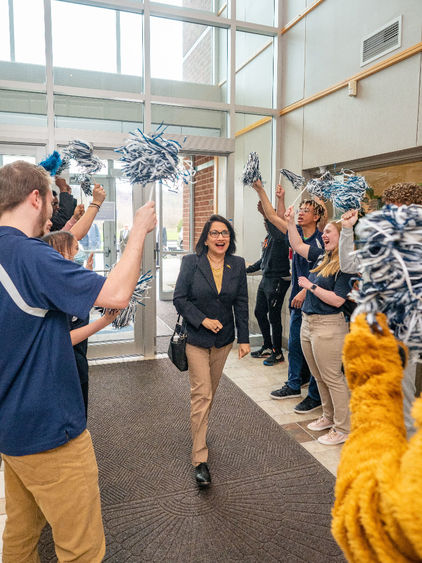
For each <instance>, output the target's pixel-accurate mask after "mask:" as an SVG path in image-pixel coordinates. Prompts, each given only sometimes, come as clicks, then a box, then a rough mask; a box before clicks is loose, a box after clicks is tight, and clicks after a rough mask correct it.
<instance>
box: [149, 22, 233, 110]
mask: <svg viewBox="0 0 422 563" xmlns="http://www.w3.org/2000/svg"><path fill="white" fill-rule="evenodd" d="M164 38H171V39H170V41H169V42H166V41H165V40H164ZM151 78H152V79H153V80H152V83H151V92H152V94H157V95H160V96H173V97H177V98H194V99H201V100H209V101H214V102H221V101H227V100H226V96H227V90H226V89H223V88H221V83H225V82H226V81H227V30H226V29H221V28H216V27H212V26H205V25H198V24H194V23H188V22H181V21H176V20H169V19H165V18H157V17H152V18H151Z"/></svg>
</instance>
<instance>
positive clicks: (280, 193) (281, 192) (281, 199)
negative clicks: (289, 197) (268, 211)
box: [275, 184, 286, 219]
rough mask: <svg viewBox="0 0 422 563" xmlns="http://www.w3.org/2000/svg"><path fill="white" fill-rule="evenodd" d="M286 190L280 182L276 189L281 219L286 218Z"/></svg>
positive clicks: (278, 212) (278, 211) (278, 213)
mask: <svg viewBox="0 0 422 563" xmlns="http://www.w3.org/2000/svg"><path fill="white" fill-rule="evenodd" d="M285 195H286V191H285V189H284V188H283V186H281V185H280V184H278V185H277V188H276V190H275V197H276V198H277V209H276V211H277V215H278V216H279V217H280V219H284V215H285V214H286V201H285Z"/></svg>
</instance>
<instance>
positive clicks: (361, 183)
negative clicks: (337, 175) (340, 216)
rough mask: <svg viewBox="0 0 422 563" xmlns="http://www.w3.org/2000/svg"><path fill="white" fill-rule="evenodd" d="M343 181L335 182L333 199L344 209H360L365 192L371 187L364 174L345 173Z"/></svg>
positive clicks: (335, 204)
mask: <svg viewBox="0 0 422 563" xmlns="http://www.w3.org/2000/svg"><path fill="white" fill-rule="evenodd" d="M343 178H344V180H343V182H336V181H334V182H333V195H332V201H333V205H334V206H335V207H338V208H339V209H342V210H343V211H349V210H350V209H360V207H361V204H362V200H363V198H364V197H365V193H366V191H367V190H368V189H370V188H369V186H368V184H367V183H366V180H365V178H364V177H363V176H357V175H355V174H354V173H351V174H348V173H344V176H343Z"/></svg>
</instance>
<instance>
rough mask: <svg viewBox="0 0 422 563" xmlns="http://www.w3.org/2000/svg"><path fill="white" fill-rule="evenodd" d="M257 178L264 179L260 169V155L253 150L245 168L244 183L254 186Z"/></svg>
mask: <svg viewBox="0 0 422 563" xmlns="http://www.w3.org/2000/svg"><path fill="white" fill-rule="evenodd" d="M257 180H262V177H261V173H260V171H259V156H258V154H257V153H256V152H251V153H249V156H248V160H247V161H246V164H245V168H244V169H243V173H242V183H243V185H244V186H252V184H253V183H254V182H256V181H257Z"/></svg>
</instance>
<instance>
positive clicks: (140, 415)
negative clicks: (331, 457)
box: [40, 359, 344, 563]
mask: <svg viewBox="0 0 422 563" xmlns="http://www.w3.org/2000/svg"><path fill="white" fill-rule="evenodd" d="M90 373H91V377H90V404H89V423H88V427H89V429H90V431H91V433H92V437H93V441H94V446H95V451H96V455H97V460H98V466H99V473H100V487H101V498H102V507H103V517H104V526H105V531H106V541H107V553H106V556H105V559H104V561H107V562H110V563H123V562H130V563H141V562H147V561H148V562H160V563H161V562H170V563H172V562H180V563H182V562H183V563H187V562H189V563H215V562H221V563H223V562H224V563H228V562H250V563H251V562H259V563H262V562H265V563H266V562H269V563H271V562H277V561H282V562H286V563H296V562H311V563H318V562H321V563H322V562H324V563H329V562H334V561H335V562H343V561H344V558H343V556H342V554H341V551H340V550H339V548H338V547H337V545H336V543H335V542H334V540H333V538H332V536H331V533H330V521H331V516H330V512H331V507H332V504H333V488H334V477H333V476H332V475H331V473H329V472H328V471H327V470H326V469H325V468H324V467H322V465H320V464H319V463H318V462H317V461H316V460H315V459H314V458H313V457H312V456H311V455H310V454H309V453H308V452H307V451H306V450H305V449H303V448H302V447H301V446H300V445H299V444H298V443H297V442H295V441H294V440H293V439H292V438H291V437H290V436H289V435H288V434H287V433H286V432H284V430H283V429H282V428H280V426H279V425H278V424H277V423H276V422H275V421H273V420H272V419H271V418H270V417H269V416H268V415H267V414H266V413H265V412H264V411H262V409H260V408H259V407H258V406H257V405H256V404H255V403H254V402H253V401H252V400H251V399H250V398H249V397H247V396H246V395H245V394H244V393H243V392H242V391H241V390H240V389H239V388H238V387H237V386H236V385H235V384H234V383H233V382H231V381H230V380H229V379H228V378H227V377H225V376H223V377H222V380H221V383H220V386H219V389H218V391H217V394H216V398H215V402H214V405H213V409H212V412H211V416H210V425H209V430H208V446H209V450H210V455H209V460H208V462H209V467H210V471H211V475H212V485H211V487H210V488H209V489H208V490H204V491H199V490H198V488H197V486H196V483H195V480H194V475H193V469H192V466H191V465H190V449H191V439H190V426H189V381H188V376H187V373H186V372H185V373H180V372H179V371H177V369H176V368H175V367H174V366H173V365H172V364H171V363H170V361H169V360H167V359H165V360H151V361H142V362H133V363H126V364H125V363H122V364H111V365H108V366H94V367H93V368H91V372H90ZM40 556H41V561H43V562H50V561H55V556H54V547H53V544H52V539H51V534H49V532H48V531H45V532H44V534H43V536H42V540H41V544H40Z"/></svg>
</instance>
